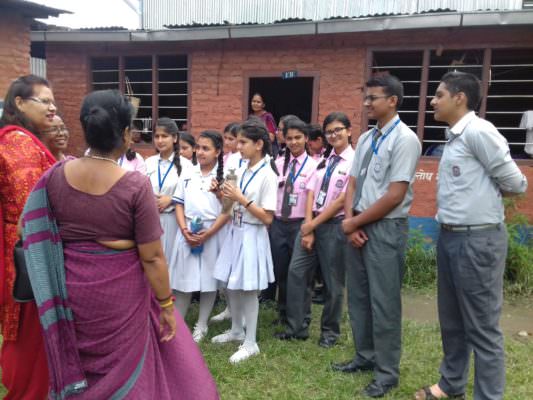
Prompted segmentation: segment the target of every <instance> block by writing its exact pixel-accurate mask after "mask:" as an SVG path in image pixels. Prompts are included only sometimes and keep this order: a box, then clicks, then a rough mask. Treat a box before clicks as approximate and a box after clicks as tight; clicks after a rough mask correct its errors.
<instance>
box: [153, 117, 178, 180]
mask: <svg viewBox="0 0 533 400" xmlns="http://www.w3.org/2000/svg"><path fill="white" fill-rule="evenodd" d="M157 128H161V129H163V130H164V131H165V132H166V133H168V134H169V135H171V136H172V137H174V138H176V143H174V160H173V161H172V162H173V163H174V166H175V167H176V170H177V171H178V176H180V175H181V170H182V168H181V160H180V133H179V131H178V125H177V124H176V122H175V121H174V120H173V119H170V118H168V117H161V118H159V119H158V120H157V124H156V129H157Z"/></svg>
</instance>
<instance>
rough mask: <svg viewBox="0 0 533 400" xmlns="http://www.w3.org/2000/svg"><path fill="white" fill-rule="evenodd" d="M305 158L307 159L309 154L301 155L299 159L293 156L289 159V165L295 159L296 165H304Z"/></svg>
mask: <svg viewBox="0 0 533 400" xmlns="http://www.w3.org/2000/svg"><path fill="white" fill-rule="evenodd" d="M305 157H307V152H305V151H304V152H303V153H302V154H300V155H299V156H298V157H294V156H293V155H292V154H291V158H290V159H289V165H290V163H291V162H292V161H293V160H294V159H296V165H302V163H303V162H304V160H305Z"/></svg>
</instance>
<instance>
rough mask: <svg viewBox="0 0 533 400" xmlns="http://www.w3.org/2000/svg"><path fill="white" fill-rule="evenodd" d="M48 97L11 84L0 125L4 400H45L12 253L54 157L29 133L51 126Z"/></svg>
mask: <svg viewBox="0 0 533 400" xmlns="http://www.w3.org/2000/svg"><path fill="white" fill-rule="evenodd" d="M55 113H56V107H55V103H54V96H53V94H52V91H51V90H50V87H49V84H48V82H47V81H46V80H45V79H42V78H39V77H37V76H34V75H28V76H23V77H20V78H18V79H17V80H15V81H14V82H13V83H12V84H11V86H10V88H9V90H8V93H7V95H6V98H5V103H4V112H3V115H2V118H1V119H0V324H1V328H2V336H3V343H2V353H1V357H0V365H1V368H2V383H3V384H4V386H5V387H6V388H7V391H8V392H7V395H6V397H4V399H5V400H8V399H10V400H15V399H17V400H19V399H36V400H39V399H45V398H46V396H47V394H48V367H47V362H46V355H45V351H44V345H43V339H42V333H41V327H40V324H39V317H38V314H37V307H36V305H35V303H34V302H29V303H15V302H14V301H13V297H12V293H13V283H14V279H15V271H14V264H13V248H14V246H15V242H16V241H17V240H18V235H17V222H18V220H19V217H20V214H21V213H22V209H23V208H24V204H25V203H26V199H27V197H28V195H29V193H30V191H31V189H32V188H33V186H34V185H35V183H37V181H38V180H39V178H40V177H41V176H42V175H43V173H44V172H45V171H46V170H47V169H48V168H50V167H51V166H52V165H53V164H54V163H55V159H54V156H53V155H52V154H51V153H50V151H49V150H48V149H47V148H46V147H45V146H44V145H43V144H42V143H41V142H40V141H39V139H37V137H35V136H34V135H33V134H32V133H31V132H34V133H35V134H37V133H38V132H41V131H43V130H45V129H49V128H50V127H51V126H52V121H53V118H54V115H55Z"/></svg>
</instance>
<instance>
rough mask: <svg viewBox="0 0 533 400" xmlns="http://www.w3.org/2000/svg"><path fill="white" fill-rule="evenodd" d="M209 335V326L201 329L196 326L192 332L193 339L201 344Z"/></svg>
mask: <svg viewBox="0 0 533 400" xmlns="http://www.w3.org/2000/svg"><path fill="white" fill-rule="evenodd" d="M205 335H207V326H206V327H205V328H201V327H199V326H198V325H194V330H193V331H192V338H193V340H194V341H195V342H196V343H200V342H201V341H202V339H203V338H204V337H205Z"/></svg>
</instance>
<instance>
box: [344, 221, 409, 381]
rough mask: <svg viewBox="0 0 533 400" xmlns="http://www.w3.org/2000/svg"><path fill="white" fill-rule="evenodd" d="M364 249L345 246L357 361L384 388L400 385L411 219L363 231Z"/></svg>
mask: <svg viewBox="0 0 533 400" xmlns="http://www.w3.org/2000/svg"><path fill="white" fill-rule="evenodd" d="M363 229H364V231H365V233H366V234H367V236H368V241H367V242H366V243H365V245H364V246H363V247H362V248H360V249H359V248H355V247H354V246H353V245H352V244H351V243H348V244H347V245H346V247H347V251H346V257H347V259H346V271H347V272H346V276H347V280H346V285H347V287H348V313H349V315H350V323H351V326H352V334H353V339H354V344H355V348H356V353H355V361H356V363H357V364H359V365H360V366H364V367H373V368H374V378H375V379H376V381H378V382H379V383H381V384H396V383H398V378H399V365H400V356H401V342H402V298H401V293H400V292H401V287H402V280H403V274H404V265H405V249H406V246H407V232H408V225H407V218H396V219H382V220H380V221H376V222H374V223H371V224H368V225H367V226H365V227H364V228H363Z"/></svg>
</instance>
